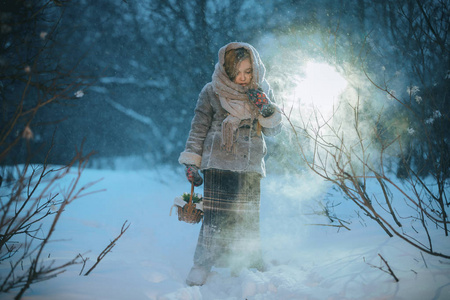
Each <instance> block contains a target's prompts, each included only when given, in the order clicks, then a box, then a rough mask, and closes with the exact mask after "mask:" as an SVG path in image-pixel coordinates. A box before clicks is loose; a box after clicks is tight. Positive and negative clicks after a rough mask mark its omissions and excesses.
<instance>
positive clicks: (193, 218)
mask: <svg viewBox="0 0 450 300" xmlns="http://www.w3.org/2000/svg"><path fill="white" fill-rule="evenodd" d="M192 195H194V184H192V186H191V194H190V196H189V202H188V203H186V204H185V205H184V206H179V205H174V206H176V207H177V209H178V210H177V212H178V220H179V221H184V222H186V223H191V224H197V223H198V222H200V220H201V219H202V218H203V211H202V210H200V209H197V208H196V205H195V203H193V202H192ZM170 211H171V212H172V209H171V210H170Z"/></svg>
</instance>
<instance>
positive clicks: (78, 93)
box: [74, 90, 84, 98]
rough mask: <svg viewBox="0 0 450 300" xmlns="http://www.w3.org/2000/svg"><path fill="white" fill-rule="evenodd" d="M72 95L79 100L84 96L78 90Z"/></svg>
mask: <svg viewBox="0 0 450 300" xmlns="http://www.w3.org/2000/svg"><path fill="white" fill-rule="evenodd" d="M74 95H75V97H77V98H81V97H83V96H84V92H83V91H82V90H79V91H76V92H75V94H74Z"/></svg>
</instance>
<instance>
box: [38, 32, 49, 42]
mask: <svg viewBox="0 0 450 300" xmlns="http://www.w3.org/2000/svg"><path fill="white" fill-rule="evenodd" d="M47 34H48V33H47V32H45V31H41V34H39V37H40V38H41V39H42V40H45V38H46V37H47Z"/></svg>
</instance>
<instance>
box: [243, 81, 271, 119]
mask: <svg viewBox="0 0 450 300" xmlns="http://www.w3.org/2000/svg"><path fill="white" fill-rule="evenodd" d="M247 96H248V99H249V100H250V102H252V103H253V104H254V105H255V106H256V107H257V108H258V109H259V111H260V112H261V115H262V116H263V117H265V118H266V117H270V116H271V115H272V114H273V113H274V112H275V107H274V105H273V104H272V103H271V102H270V100H269V97H267V95H266V94H265V93H264V92H263V90H262V89H261V88H258V89H249V90H248V91H247Z"/></svg>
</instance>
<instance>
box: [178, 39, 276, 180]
mask: <svg viewBox="0 0 450 300" xmlns="http://www.w3.org/2000/svg"><path fill="white" fill-rule="evenodd" d="M237 48H245V49H247V50H248V51H249V52H250V55H251V58H252V68H253V74H252V75H253V76H252V82H251V83H250V84H249V86H248V87H243V86H241V85H238V84H235V83H234V82H232V81H231V80H230V79H229V78H228V76H227V75H226V72H225V69H224V62H225V53H226V51H228V50H231V49H237ZM264 76H265V67H264V64H263V63H262V61H261V59H260V58H259V54H258V52H257V51H256V49H255V48H253V47H252V46H251V45H249V44H247V43H230V44H227V45H225V46H224V47H222V48H221V49H220V50H219V60H218V63H217V64H216V67H215V71H214V74H213V80H212V82H209V83H207V84H206V85H205V86H204V87H203V89H202V91H201V92H200V95H199V97H198V100H197V105H196V107H195V115H194V118H193V119H192V122H191V130H190V132H189V137H188V139H187V142H186V147H185V150H184V151H183V152H182V153H181V154H180V157H179V159H178V161H179V163H180V164H185V165H195V166H197V167H198V168H200V169H201V170H205V169H221V170H230V171H235V172H256V173H259V174H261V175H262V176H265V174H266V171H265V162H264V156H265V155H266V153H267V148H266V143H265V141H264V137H263V135H262V134H261V132H262V133H263V134H264V135H266V136H273V135H276V134H278V133H279V132H280V130H281V113H280V110H279V109H278V108H277V107H276V109H275V112H274V113H273V114H272V115H271V116H269V117H267V118H264V117H263V116H262V115H261V114H259V111H258V109H257V108H256V107H255V106H254V105H253V104H252V103H250V101H249V100H248V97H247V95H246V92H247V91H248V89H249V88H255V87H260V88H262V89H263V91H264V92H265V93H266V94H267V95H268V97H269V99H271V100H272V102H273V100H274V97H273V92H272V90H271V89H270V86H269V84H268V83H267V81H266V80H265V77H264ZM230 99H231V101H239V100H240V101H244V103H243V104H245V105H244V106H245V108H246V109H247V110H249V111H250V112H249V113H248V114H245V115H248V116H249V118H247V119H242V120H240V122H239V124H238V126H237V129H236V131H235V132H234V135H233V147H232V149H233V150H232V151H230V149H227V147H224V144H223V138H224V137H223V132H222V124H223V123H224V120H225V122H226V119H227V117H228V116H229V115H230V112H229V111H227V110H226V109H225V108H224V106H223V105H222V104H221V103H224V101H228V100H230ZM235 99H236V100H235ZM258 127H260V128H261V132H260V130H259V129H258Z"/></svg>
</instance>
